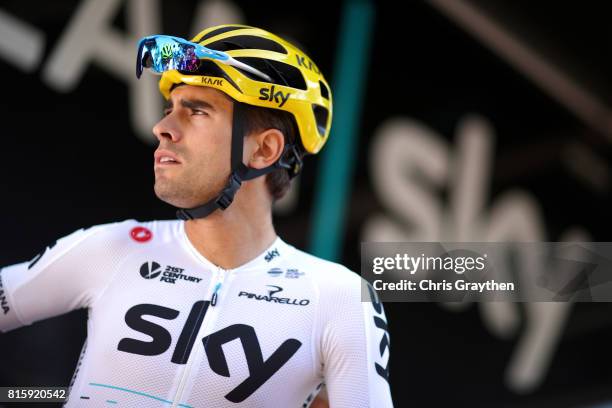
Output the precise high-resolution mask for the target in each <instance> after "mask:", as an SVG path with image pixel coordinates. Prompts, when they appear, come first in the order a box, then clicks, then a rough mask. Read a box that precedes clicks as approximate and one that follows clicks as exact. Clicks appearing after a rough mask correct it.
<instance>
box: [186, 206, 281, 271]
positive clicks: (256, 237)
mask: <svg viewBox="0 0 612 408" xmlns="http://www.w3.org/2000/svg"><path fill="white" fill-rule="evenodd" d="M235 204H236V205H235ZM185 233H186V234H187V238H189V241H190V242H191V244H192V245H193V246H194V247H195V248H196V249H197V250H198V252H199V253H200V254H202V256H204V257H205V258H206V259H208V260H209V261H210V262H212V263H214V264H215V265H217V266H219V267H221V268H223V269H234V268H237V267H239V266H241V265H244V264H245V263H247V262H249V261H250V260H252V259H254V258H255V257H256V256H257V255H259V254H261V253H262V252H263V251H264V250H265V249H266V248H268V247H269V246H270V245H272V243H273V242H274V240H275V239H276V232H275V231H274V226H273V225H272V214H271V212H270V211H269V210H265V209H261V208H260V209H254V208H249V209H248V211H247V209H246V208H245V207H244V206H242V205H240V204H239V203H236V202H234V204H232V205H231V206H230V207H229V208H228V209H227V210H225V211H222V210H217V211H215V212H214V213H212V214H210V215H209V216H208V217H206V218H201V219H195V220H189V221H186V222H185Z"/></svg>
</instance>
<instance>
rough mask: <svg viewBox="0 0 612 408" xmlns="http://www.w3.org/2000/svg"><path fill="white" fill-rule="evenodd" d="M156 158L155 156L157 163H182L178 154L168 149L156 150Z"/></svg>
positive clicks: (162, 164)
mask: <svg viewBox="0 0 612 408" xmlns="http://www.w3.org/2000/svg"><path fill="white" fill-rule="evenodd" d="M154 158H155V165H160V166H165V165H173V164H181V162H180V161H179V159H178V157H177V156H176V154H174V153H172V152H171V151H168V150H156V151H155V155H154Z"/></svg>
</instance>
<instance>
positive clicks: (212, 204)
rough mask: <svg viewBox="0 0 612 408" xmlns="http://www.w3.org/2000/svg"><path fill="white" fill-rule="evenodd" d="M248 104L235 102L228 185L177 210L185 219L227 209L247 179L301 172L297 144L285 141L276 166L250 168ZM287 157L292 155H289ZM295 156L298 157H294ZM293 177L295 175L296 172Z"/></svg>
mask: <svg viewBox="0 0 612 408" xmlns="http://www.w3.org/2000/svg"><path fill="white" fill-rule="evenodd" d="M245 116H246V115H245V106H244V104H243V103H241V102H238V101H234V113H233V115H232V151H231V158H230V160H231V171H232V172H231V174H230V177H229V180H228V182H227V184H226V186H225V188H224V189H223V190H222V191H221V193H220V194H219V195H218V196H217V197H215V198H213V199H211V200H209V201H208V202H206V203H204V204H202V205H200V206H197V207H194V208H189V209H186V208H181V209H179V210H178V211H177V212H176V216H177V217H178V218H179V219H181V220H192V219H195V218H205V217H207V216H208V215H210V214H211V213H212V212H214V211H215V210H217V209H221V210H225V209H226V208H227V207H229V206H230V204H231V203H232V202H233V201H234V196H235V195H236V192H237V191H238V189H239V188H240V186H241V185H242V182H243V181H246V180H251V179H254V178H256V177H259V176H262V175H264V174H267V173H270V172H272V171H274V170H276V169H278V168H285V169H288V170H289V174H292V173H295V174H297V173H296V170H297V172H299V169H300V168H301V165H302V161H301V158H300V156H299V154H298V153H297V149H296V147H295V145H293V144H287V143H286V144H285V148H284V151H283V154H282V155H281V159H279V160H277V161H276V162H275V163H274V164H273V165H271V166H268V167H264V168H263V169H253V168H250V167H247V166H246V165H245V164H244V163H243V162H242V152H243V147H244V137H245V136H246V135H245V126H244V125H245ZM286 156H290V157H289V158H286ZM294 157H295V159H294ZM292 177H293V175H292Z"/></svg>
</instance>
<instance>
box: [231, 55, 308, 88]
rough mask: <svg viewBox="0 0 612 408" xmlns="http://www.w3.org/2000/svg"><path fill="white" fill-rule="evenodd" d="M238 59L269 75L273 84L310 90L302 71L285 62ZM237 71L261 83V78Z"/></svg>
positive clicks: (254, 58) (253, 58)
mask: <svg viewBox="0 0 612 408" xmlns="http://www.w3.org/2000/svg"><path fill="white" fill-rule="evenodd" d="M236 59H237V60H238V61H240V62H244V63H245V64H247V65H250V66H252V67H253V68H256V69H258V70H260V71H262V72H265V73H266V74H268V76H269V77H270V78H272V82H271V83H273V84H277V85H284V86H288V87H291V88H297V89H302V90H304V91H305V90H306V89H308V88H307V87H306V81H305V80H304V76H303V75H302V73H301V72H300V70H299V69H298V68H296V67H294V66H293V65H289V64H285V63H284V62H280V61H276V60H271V59H265V58H256V57H236ZM236 69H238V70H239V71H240V72H242V73H243V74H244V75H246V76H247V77H249V78H251V79H253V80H255V81H261V78H260V77H258V76H257V75H254V74H251V73H250V72H247V71H243V70H241V69H240V68H236Z"/></svg>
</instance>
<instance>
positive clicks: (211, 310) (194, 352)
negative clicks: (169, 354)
mask: <svg viewBox="0 0 612 408" xmlns="http://www.w3.org/2000/svg"><path fill="white" fill-rule="evenodd" d="M228 273H230V271H227V270H225V269H222V268H219V267H218V268H217V270H216V271H214V272H213V282H212V283H211V285H210V286H209V288H210V289H209V293H210V292H212V293H211V295H210V296H208V298H209V299H210V300H209V302H210V307H207V308H206V312H205V314H204V319H203V320H202V324H201V325H200V328H199V329H198V334H197V337H196V342H197V341H201V340H202V338H203V337H204V336H203V333H204V332H206V331H207V329H208V328H209V327H212V324H213V323H214V320H215V317H216V315H217V314H218V313H219V307H217V304H218V303H219V295H220V292H221V286H222V285H223V281H224V280H225V278H226V275H227V274H228ZM203 351H204V347H196V346H195V345H194V347H193V348H192V349H191V351H190V352H189V357H188V358H187V362H186V363H185V369H184V370H183V374H182V376H181V380H180V382H179V386H178V389H177V390H176V394H175V397H174V401H173V403H172V408H177V407H185V406H187V405H186V404H181V402H180V401H181V399H182V397H183V393H184V391H185V386H186V385H187V380H188V379H189V374H190V373H191V370H192V368H193V367H192V366H193V362H194V360H196V359H197V358H198V356H199V354H200V353H202V352H203Z"/></svg>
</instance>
